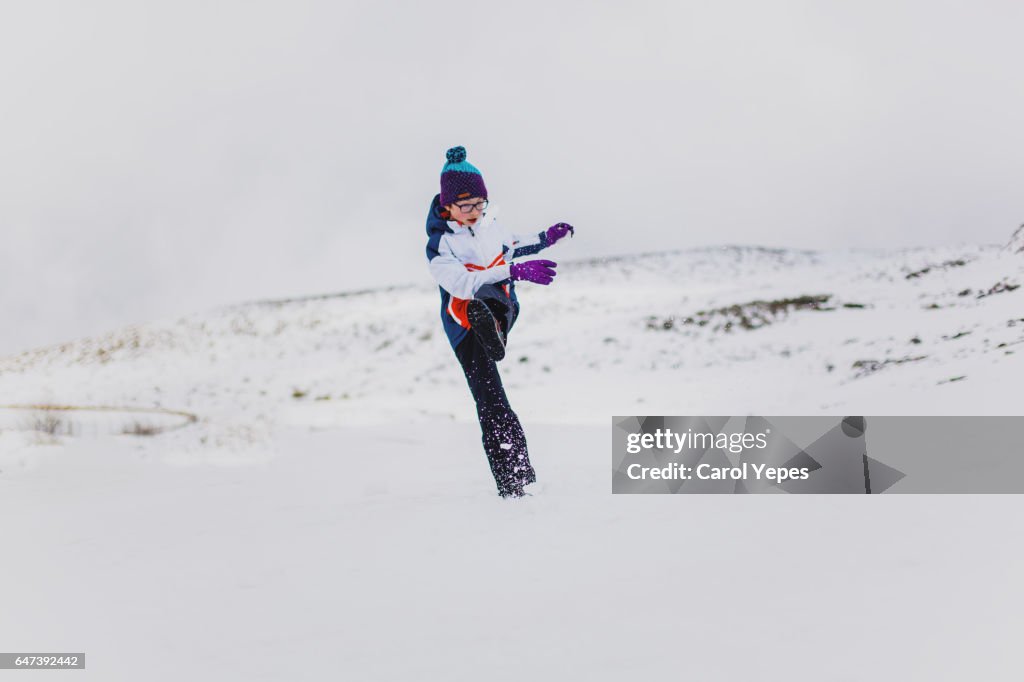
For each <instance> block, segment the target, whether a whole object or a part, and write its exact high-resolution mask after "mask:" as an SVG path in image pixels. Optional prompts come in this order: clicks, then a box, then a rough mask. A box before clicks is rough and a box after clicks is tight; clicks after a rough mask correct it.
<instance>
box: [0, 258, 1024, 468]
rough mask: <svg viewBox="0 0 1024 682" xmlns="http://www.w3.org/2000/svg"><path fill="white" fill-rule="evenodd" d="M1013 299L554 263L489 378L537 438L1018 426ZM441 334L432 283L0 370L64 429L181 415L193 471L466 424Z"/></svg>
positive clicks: (790, 271) (940, 280) (883, 279)
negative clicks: (864, 422) (387, 428)
mask: <svg viewBox="0 0 1024 682" xmlns="http://www.w3.org/2000/svg"><path fill="white" fill-rule="evenodd" d="M553 257H556V258H557V254H556V255H554V256H553ZM1022 281H1024V258H1021V257H1020V256H1019V255H1018V254H1015V253H1012V252H1011V251H1009V250H1007V249H1003V250H1000V249H998V248H995V247H963V248H957V249H952V248H951V249H941V250H934V249H933V250H926V249H921V250H909V251H898V252H866V251H852V252H851V251H847V252H828V253H815V252H809V251H786V250H771V249H762V248H750V247H723V248H720V249H699V250H693V251H683V252H675V253H662V254H647V255H636V256H630V257H622V258H616V259H605V260H593V261H583V262H579V261H577V262H574V261H571V260H570V261H564V262H563V263H562V265H561V266H560V275H559V278H558V280H556V283H555V285H553V286H551V287H549V288H541V287H532V286H531V285H529V284H526V285H521V286H520V287H519V292H520V299H521V302H522V304H523V313H522V315H521V317H520V319H519V321H518V323H517V326H516V329H515V330H514V331H513V334H512V336H511V339H510V345H509V356H508V358H507V359H506V360H505V361H504V362H503V364H502V372H503V376H504V379H505V382H506V384H507V387H508V391H509V394H510V397H511V399H512V400H513V405H514V407H515V408H516V409H517V411H518V412H519V413H520V416H521V417H523V418H524V419H525V420H526V421H543V422H547V423H593V424H606V423H607V421H608V417H609V416H610V415H612V414H634V413H636V414H639V413H645V414H744V413H752V414H816V413H826V414H839V413H858V414H936V413H949V414H974V413H978V414H1012V413H1015V412H1017V411H1018V410H1019V407H1018V406H1017V405H1016V404H1012V403H1011V399H1010V393H1009V390H1010V386H1009V385H1008V382H1006V381H1004V379H1005V378H1006V377H1007V376H1017V377H1022V378H1024V371H1022V369H1021V368H1022V365H1021V362H1020V360H1021V355H1019V354H1016V353H1017V351H1019V350H1020V348H1021V343H1022V342H1024V305H1021V300H1022V297H1024V293H1021V291H1020V290H1019V289H1018V287H1019V286H1020V284H1021V282H1022ZM437 318H438V296H437V292H436V289H435V288H434V287H433V286H431V285H430V284H428V283H424V284H422V285H417V286H404V287H393V288H387V289H381V290H372V291H363V292H354V293H344V294H337V295H326V296H317V297H309V298H302V299H291V300H280V301H260V302H255V303H248V304H241V305H236V306H231V307H226V308H220V309H217V310H212V311H209V312H205V313H198V314H195V315H191V316H188V317H184V318H181V319H175V320H162V321H158V322H153V323H148V324H140V325H135V326H131V327H128V328H124V329H119V330H116V331H113V332H111V333H109V334H107V335H104V336H101V337H97V338H86V339H80V340H77V341H72V342H68V343H64V344H61V345H58V346H53V347H49V348H43V349H39V350H35V351H30V352H26V353H22V354H20V355H17V356H13V357H9V358H5V359H2V360H0V395H3V396H4V403H5V404H7V405H30V404H31V405H35V404H58V405H68V406H75V407H77V408H79V409H78V410H76V411H75V412H71V411H69V412H66V413H65V416H66V418H67V420H68V422H69V424H68V426H69V427H70V428H72V430H73V425H74V423H75V422H76V421H77V422H81V421H83V419H84V412H83V410H82V409H81V408H87V407H90V406H119V407H131V408H145V409H152V408H163V409H167V410H173V411H176V412H181V413H184V414H191V415H194V416H195V419H196V423H195V424H194V425H192V426H190V428H188V429H185V430H182V431H181V432H180V433H176V434H173V435H172V434H165V436H164V439H163V440H165V441H166V442H164V443H163V444H162V445H163V446H165V447H173V448H177V449H181V450H182V451H188V452H192V453H196V452H198V451H203V450H208V449H209V448H207V447H205V446H208V445H214V446H218V447H221V448H223V447H228V448H232V449H239V448H241V449H246V448H249V447H250V446H257V447H265V446H267V445H268V444H269V443H271V442H272V434H273V431H274V429H275V427H277V426H279V425H307V426H314V427H322V428H332V427H344V426H346V425H352V424H365V423H387V422H389V421H390V420H393V419H400V420H403V421H408V420H420V421H425V420H431V419H436V418H444V419H455V420H460V421H472V419H473V414H472V406H471V402H470V399H469V395H468V391H467V390H466V387H465V380H464V378H463V377H462V375H461V372H460V370H459V368H458V365H457V363H455V361H454V357H453V355H452V352H451V350H450V348H449V347H448V345H447V342H446V340H445V339H444V337H443V335H442V334H441V332H440V323H439V320H438V319H437ZM10 414H11V411H10V410H8V411H7V415H8V416H7V417H6V420H7V423H8V424H9V425H10V424H11V417H10ZM126 419H127V417H126ZM147 419H149V420H150V421H151V420H152V417H147V418H145V419H142V422H143V424H145V423H149V422H148V421H147ZM132 421H133V423H134V422H135V421H139V420H138V419H134V417H133V418H132ZM165 421H166V420H165ZM170 421H171V422H173V421H174V420H173V419H171V420H170ZM179 422H180V423H183V422H181V420H179ZM0 425H2V422H0ZM171 440H173V442H174V445H173V446H171V445H170V441H171ZM215 449H216V448H215Z"/></svg>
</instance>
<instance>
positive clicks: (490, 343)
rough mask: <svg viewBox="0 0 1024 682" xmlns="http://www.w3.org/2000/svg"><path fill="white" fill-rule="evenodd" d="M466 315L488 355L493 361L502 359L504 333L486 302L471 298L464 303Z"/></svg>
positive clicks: (503, 353)
mask: <svg viewBox="0 0 1024 682" xmlns="http://www.w3.org/2000/svg"><path fill="white" fill-rule="evenodd" d="M466 317H467V318H469V326H470V327H472V329H473V333H474V334H476V338H477V339H479V341H480V345H481V346H483V347H484V350H485V351H486V352H487V355H488V357H490V358H491V359H492V360H494V361H495V362H498V361H499V360H502V359H503V358H504V357H505V335H504V334H503V333H502V331H501V325H500V324H499V323H498V320H497V319H495V317H494V315H493V314H492V313H491V309H490V308H488V307H487V304H486V303H484V302H483V301H481V300H478V299H473V300H472V301H470V302H469V303H468V304H467V305H466Z"/></svg>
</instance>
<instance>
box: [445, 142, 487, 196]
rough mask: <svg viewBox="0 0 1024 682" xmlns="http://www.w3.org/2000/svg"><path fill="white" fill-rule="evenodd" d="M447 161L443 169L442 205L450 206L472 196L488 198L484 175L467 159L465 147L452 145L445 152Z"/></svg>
mask: <svg viewBox="0 0 1024 682" xmlns="http://www.w3.org/2000/svg"><path fill="white" fill-rule="evenodd" d="M445 158H446V159H447V163H445V164H444V167H443V168H442V169H441V205H442V206H448V205H449V204H454V203H455V202H456V201H461V200H462V199H469V198H470V197H480V198H481V199H486V198H487V186H486V185H485V184H484V176H483V175H481V174H480V171H479V170H477V167H476V166H474V165H473V164H471V163H470V162H469V161H466V148H465V147H452V148H451V149H449V150H448V151H447V152H446V153H445Z"/></svg>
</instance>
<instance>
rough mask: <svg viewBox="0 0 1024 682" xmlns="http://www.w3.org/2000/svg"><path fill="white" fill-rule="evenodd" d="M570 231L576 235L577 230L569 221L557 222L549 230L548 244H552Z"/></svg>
mask: <svg viewBox="0 0 1024 682" xmlns="http://www.w3.org/2000/svg"><path fill="white" fill-rule="evenodd" d="M570 232H572V234H573V236H574V237H575V236H576V230H575V229H573V226H572V225H570V224H569V223H555V224H554V225H552V226H551V227H549V228H548V231H547V237H548V246H551V245H552V244H554V243H555V242H557V241H558V240H559V239H561V238H562V237H564V236H565V235H567V234H569V233H570Z"/></svg>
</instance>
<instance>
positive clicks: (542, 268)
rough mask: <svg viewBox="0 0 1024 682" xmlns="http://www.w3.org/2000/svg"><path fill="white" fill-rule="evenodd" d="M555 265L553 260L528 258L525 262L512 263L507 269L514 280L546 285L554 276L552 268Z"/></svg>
mask: <svg viewBox="0 0 1024 682" xmlns="http://www.w3.org/2000/svg"><path fill="white" fill-rule="evenodd" d="M557 265H558V263H556V262H555V261H553V260H528V261H526V262H525V263H513V264H512V266H511V267H510V268H509V269H508V271H509V273H510V274H511V275H512V279H514V280H517V281H518V280H523V281H526V282H533V283H534V284H544V285H547V284H551V280H552V279H554V278H555V274H556V273H555V271H554V268H555V266H557Z"/></svg>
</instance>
